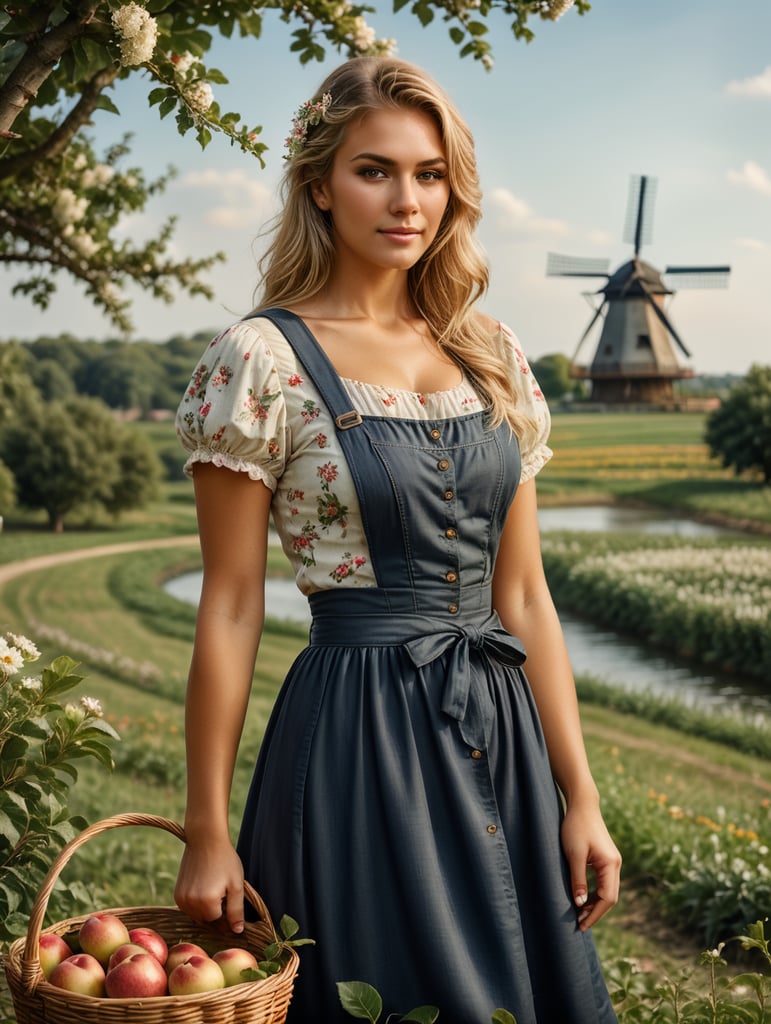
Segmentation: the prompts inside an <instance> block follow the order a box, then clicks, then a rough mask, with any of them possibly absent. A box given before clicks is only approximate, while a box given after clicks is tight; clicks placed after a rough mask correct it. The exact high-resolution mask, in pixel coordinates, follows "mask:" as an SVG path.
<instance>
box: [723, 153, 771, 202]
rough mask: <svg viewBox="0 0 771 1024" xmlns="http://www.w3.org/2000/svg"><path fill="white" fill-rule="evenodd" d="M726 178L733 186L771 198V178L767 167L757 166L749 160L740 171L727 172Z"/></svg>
mask: <svg viewBox="0 0 771 1024" xmlns="http://www.w3.org/2000/svg"><path fill="white" fill-rule="evenodd" d="M726 178H727V179H728V180H729V181H730V182H731V184H732V185H741V186H742V187H743V188H750V189H752V191H753V192H760V193H761V195H764V196H771V177H769V175H768V171H767V170H766V169H765V167H761V166H760V164H756V163H755V161H754V160H747V161H746V162H745V164H744V166H743V167H742V169H741V170H740V171H734V170H729V171H727V172H726Z"/></svg>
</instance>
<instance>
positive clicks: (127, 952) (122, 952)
mask: <svg viewBox="0 0 771 1024" xmlns="http://www.w3.org/2000/svg"><path fill="white" fill-rule="evenodd" d="M146 952H147V950H146V949H145V947H144V946H140V945H139V943H138V942H125V943H124V944H123V945H122V946H118V948H117V949H116V950H115V952H114V953H113V954H112V956H111V957H110V959H109V960H108V961H107V973H108V974H109V972H110V971H111V970H112V969H113V967H117V966H118V964H119V963H122V962H123V961H124V960H126V959H127V958H128V957H130V956H133V955H134V953H146Z"/></svg>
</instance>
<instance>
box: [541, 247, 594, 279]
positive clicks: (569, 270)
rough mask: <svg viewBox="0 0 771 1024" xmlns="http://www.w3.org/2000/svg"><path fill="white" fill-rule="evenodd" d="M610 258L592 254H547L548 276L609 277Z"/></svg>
mask: <svg viewBox="0 0 771 1024" xmlns="http://www.w3.org/2000/svg"><path fill="white" fill-rule="evenodd" d="M609 267H610V260H603V259H593V258H592V257H590V256H562V255H560V253H558V252H549V253H547V254H546V276H547V277H607V276H608V268H609Z"/></svg>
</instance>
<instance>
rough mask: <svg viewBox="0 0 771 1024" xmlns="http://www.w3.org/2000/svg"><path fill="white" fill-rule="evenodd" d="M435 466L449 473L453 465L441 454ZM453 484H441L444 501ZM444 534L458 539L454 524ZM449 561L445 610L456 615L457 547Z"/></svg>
mask: <svg viewBox="0 0 771 1024" xmlns="http://www.w3.org/2000/svg"><path fill="white" fill-rule="evenodd" d="M435 433H438V431H436V430H432V431H431V436H432V437H434V434H435ZM436 468H437V470H438V471H439V472H440V473H450V474H451V473H452V471H453V468H454V467H453V464H452V462H451V460H450V459H449V458H447V456H445V455H443V456H442V457H441V458H440V459H437V462H436ZM453 484H454V480H450V481H449V482H448V481H445V482H444V484H443V488H444V489H443V491H442V496H443V498H444V500H445V501H446V502H450V501H452V500H453V498H454V497H455V488H454V486H453ZM454 511H455V510H454V508H453V509H452V510H450V509H448V519H449V521H450V523H454V521H455V517H454ZM444 535H445V537H446V538H447V540H449V541H455V540H457V539H458V531H457V529H456V527H455V526H454V525H447V526H445V530H444ZM449 562H450V567H448V568H447V569H446V570H445V572H444V576H443V579H444V582H445V583H447V584H448V585H449V586H450V587H452V596H451V598H450V600H449V602H448V604H447V611H448V612H449V614H450V615H457V614H458V612H459V611H460V606H459V604H458V598H459V594H460V583H459V571H458V555H457V548H456V549H455V550H454V551H453V552H452V554H451V557H450V559H449Z"/></svg>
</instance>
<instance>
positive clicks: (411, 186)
mask: <svg viewBox="0 0 771 1024" xmlns="http://www.w3.org/2000/svg"><path fill="white" fill-rule="evenodd" d="M391 205H392V207H393V209H394V211H396V212H398V213H417V211H418V209H419V205H418V199H417V193H416V190H415V182H414V181H413V179H412V177H409V178H398V179H396V182H395V188H394V194H393V197H392V199H391Z"/></svg>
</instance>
